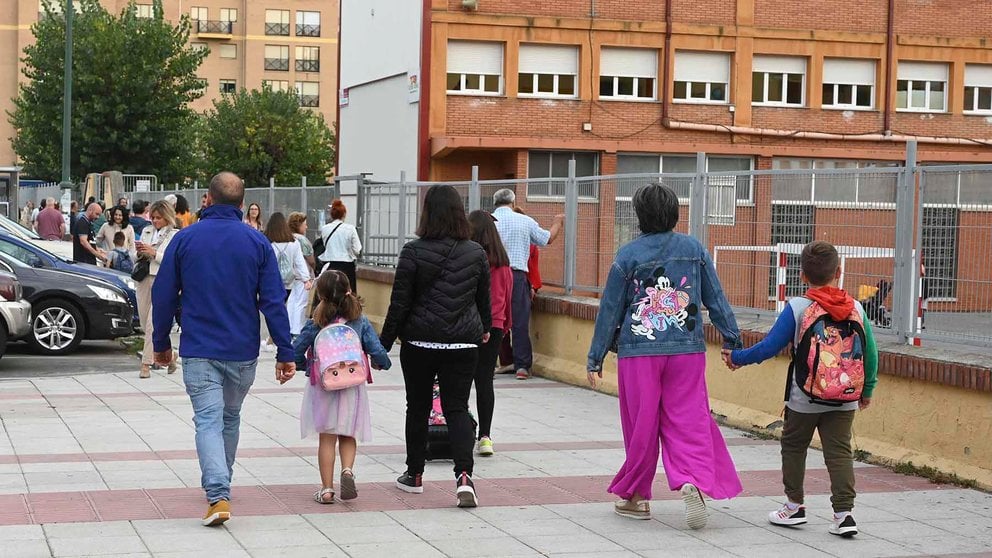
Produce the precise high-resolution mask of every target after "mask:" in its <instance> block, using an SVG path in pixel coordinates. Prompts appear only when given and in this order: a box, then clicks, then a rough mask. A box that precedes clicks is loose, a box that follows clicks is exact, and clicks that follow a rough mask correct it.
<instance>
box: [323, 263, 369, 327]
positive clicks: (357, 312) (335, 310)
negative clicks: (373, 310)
mask: <svg viewBox="0 0 992 558" xmlns="http://www.w3.org/2000/svg"><path fill="white" fill-rule="evenodd" d="M316 291H317V298H318V299H319V300H320V302H319V303H318V304H317V308H315V309H314V311H313V321H314V323H316V324H317V325H318V326H320V327H324V326H326V325H328V324H330V323H331V322H332V321H334V319H335V318H336V317H338V316H340V317H341V318H344V320H345V321H349V322H350V321H351V320H355V319H357V318H358V317H359V316H361V315H362V301H361V299H359V298H358V297H357V296H356V295H355V294H354V293H353V292H352V291H351V282H350V281H348V276H347V275H345V274H344V273H342V272H340V271H337V270H334V269H329V270H327V271H325V272H324V273H321V274H320V277H318V278H317V286H316Z"/></svg>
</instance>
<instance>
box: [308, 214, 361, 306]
mask: <svg viewBox="0 0 992 558" xmlns="http://www.w3.org/2000/svg"><path fill="white" fill-rule="evenodd" d="M347 215H348V208H347V207H345V205H344V202H342V201H341V200H334V201H333V202H331V222H330V223H327V224H326V225H324V226H323V227H321V228H320V238H321V240H322V242H323V245H324V251H323V252H322V253H321V254H320V257H319V258H318V260H320V263H321V269H320V270H321V272H323V271H325V270H328V269H336V270H338V271H342V272H344V274H345V275H347V276H348V281H349V282H350V283H351V288H352V290H354V291H355V292H356V293H357V292H358V277H357V275H356V273H355V260H357V259H358V256H359V255H360V254H361V253H362V241H361V240H359V239H358V231H357V230H356V229H355V226H354V225H350V224H348V223H345V222H344V219H345V217H347Z"/></svg>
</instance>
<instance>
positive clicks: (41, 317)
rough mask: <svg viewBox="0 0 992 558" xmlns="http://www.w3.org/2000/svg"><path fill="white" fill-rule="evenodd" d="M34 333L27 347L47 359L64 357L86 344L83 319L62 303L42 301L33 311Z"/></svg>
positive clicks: (73, 308) (32, 327)
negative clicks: (56, 356) (29, 346)
mask: <svg viewBox="0 0 992 558" xmlns="http://www.w3.org/2000/svg"><path fill="white" fill-rule="evenodd" d="M32 312H33V313H34V318H33V319H32V320H31V333H30V334H28V343H29V344H30V345H31V346H32V347H33V348H34V350H36V351H38V352H40V353H42V354H46V355H65V354H69V353H71V352H73V351H75V350H76V348H77V347H79V344H80V343H82V342H83V334H84V333H85V332H84V331H83V317H82V314H80V312H79V310H78V309H77V308H76V307H75V306H74V305H73V304H71V303H69V302H66V301H63V300H43V301H41V302H40V303H38V304H37V305H35V306H34V308H32Z"/></svg>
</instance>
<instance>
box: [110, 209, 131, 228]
mask: <svg viewBox="0 0 992 558" xmlns="http://www.w3.org/2000/svg"><path fill="white" fill-rule="evenodd" d="M118 212H119V213H120V214H121V230H124V229H126V228H128V227H130V226H131V221H130V220H129V219H128V214H127V209H125V208H123V207H121V206H119V205H115V206H114V207H111V208H110V212H109V213H110V219H109V221H110V224H111V225H116V224H117V220H116V218H117V216H116V215H115V213H118Z"/></svg>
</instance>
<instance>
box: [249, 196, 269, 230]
mask: <svg viewBox="0 0 992 558" xmlns="http://www.w3.org/2000/svg"><path fill="white" fill-rule="evenodd" d="M245 224H246V225H248V226H249V227H251V228H253V229H255V230H256V231H258V232H262V230H263V229H264V228H265V226H264V225H263V221H262V208H261V207H260V206H259V205H258V204H257V203H253V204H250V205H249V206H248V210H247V211H245Z"/></svg>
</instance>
